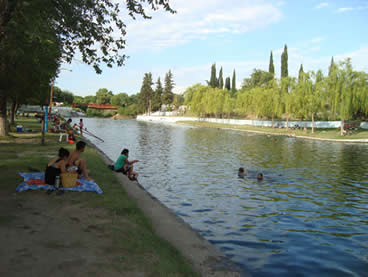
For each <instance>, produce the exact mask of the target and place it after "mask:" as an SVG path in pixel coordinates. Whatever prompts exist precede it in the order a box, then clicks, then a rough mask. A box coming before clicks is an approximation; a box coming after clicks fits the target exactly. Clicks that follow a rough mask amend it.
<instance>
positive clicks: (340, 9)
mask: <svg viewBox="0 0 368 277" xmlns="http://www.w3.org/2000/svg"><path fill="white" fill-rule="evenodd" d="M352 10H354V8H339V9H337V12H338V13H343V12H349V11H352Z"/></svg>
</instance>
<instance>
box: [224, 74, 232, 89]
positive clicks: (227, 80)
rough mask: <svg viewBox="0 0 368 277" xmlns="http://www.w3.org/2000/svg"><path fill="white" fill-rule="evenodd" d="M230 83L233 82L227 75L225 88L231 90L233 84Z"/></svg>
mask: <svg viewBox="0 0 368 277" xmlns="http://www.w3.org/2000/svg"><path fill="white" fill-rule="evenodd" d="M230 84H231V81H230V77H226V80H225V88H226V89H227V90H229V91H230V89H231V85H230Z"/></svg>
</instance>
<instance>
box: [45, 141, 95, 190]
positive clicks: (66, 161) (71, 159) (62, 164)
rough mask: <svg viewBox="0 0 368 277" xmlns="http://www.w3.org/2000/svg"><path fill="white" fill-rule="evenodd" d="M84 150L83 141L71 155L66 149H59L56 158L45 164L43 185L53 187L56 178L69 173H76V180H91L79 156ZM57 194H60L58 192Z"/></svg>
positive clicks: (79, 142)
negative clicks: (82, 178)
mask: <svg viewBox="0 0 368 277" xmlns="http://www.w3.org/2000/svg"><path fill="white" fill-rule="evenodd" d="M85 148H86V143H85V142H84V141H78V143H77V144H76V148H75V150H74V151H73V152H72V153H69V150H68V149H65V148H63V147H61V148H60V149H59V153H58V157H56V158H53V159H52V160H50V161H49V162H48V164H47V167H46V170H45V183H46V184H48V185H55V181H56V177H57V176H60V174H62V173H66V172H71V173H77V174H78V178H81V177H84V178H85V179H87V180H92V179H91V178H90V177H89V175H88V170H87V166H86V161H85V160H84V159H83V158H81V154H82V153H83V152H84V150H85ZM58 193H62V191H59V192H58Z"/></svg>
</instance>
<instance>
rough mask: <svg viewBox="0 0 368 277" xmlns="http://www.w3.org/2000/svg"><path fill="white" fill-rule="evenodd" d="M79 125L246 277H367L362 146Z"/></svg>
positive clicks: (152, 126)
mask: <svg viewBox="0 0 368 277" xmlns="http://www.w3.org/2000/svg"><path fill="white" fill-rule="evenodd" d="M84 121H85V126H86V127H87V128H88V130H90V131H92V132H93V133H95V134H96V135H98V136H99V137H102V138H103V139H104V140H105V142H103V143H101V142H99V141H98V140H95V139H93V138H91V140H92V141H93V142H94V143H95V144H96V145H97V146H98V147H99V148H100V149H101V150H103V151H104V152H105V153H106V154H107V155H108V156H109V157H110V158H111V159H113V160H115V159H116V158H117V157H118V156H119V154H120V152H121V150H122V149H123V148H128V149H129V150H130V157H129V158H130V159H138V160H140V162H139V163H137V164H135V169H136V170H137V171H138V172H139V173H140V177H139V182H140V183H141V184H142V185H143V186H144V187H145V188H146V189H147V190H148V191H149V192H150V193H152V194H153V195H154V196H156V197H157V198H158V199H159V200H160V201H161V202H162V203H164V204H165V205H166V206H167V207H169V208H170V209H172V210H173V211H175V212H176V214H177V215H178V216H180V217H181V218H183V219H184V220H185V221H186V222H188V223H189V224H190V225H191V226H192V227H193V228H194V229H195V230H197V231H198V232H199V233H200V234H201V235H202V236H203V237H205V238H206V239H207V240H209V241H210V242H211V243H213V244H214V245H215V246H216V247H218V248H219V249H220V250H221V251H222V252H223V253H225V254H226V255H227V256H228V257H230V258H231V259H232V260H233V261H234V262H235V263H237V264H238V265H239V266H240V267H242V268H244V269H246V270H248V271H249V272H251V273H252V275H254V276H368V155H367V154H368V145H367V144H344V143H334V142H322V141H310V140H302V139H295V138H288V137H273V136H267V135H259V134H252V133H247V132H239V131H228V130H226V131H225V130H218V129H207V128H194V127H188V126H181V125H164V124H160V123H147V122H137V121H135V120H110V119H90V118H86V119H85V120H84ZM239 167H244V168H246V169H248V170H249V175H248V176H247V177H246V178H244V179H241V178H238V177H237V171H238V168H239ZM257 172H263V174H264V176H265V179H264V180H263V181H257V180H256V178H255V175H256V173H257Z"/></svg>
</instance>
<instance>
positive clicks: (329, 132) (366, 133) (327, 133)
mask: <svg viewBox="0 0 368 277" xmlns="http://www.w3.org/2000/svg"><path fill="white" fill-rule="evenodd" d="M177 123H180V124H186V125H191V126H197V127H207V128H223V129H234V130H240V131H252V132H262V133H266V134H272V135H282V136H302V137H310V138H320V139H337V140H342V139H349V140H350V139H351V140H354V139H368V130H363V129H359V130H356V131H352V132H351V134H349V135H345V136H341V135H340V129H314V133H313V134H312V130H311V129H307V131H306V132H305V131H304V130H302V129H300V130H291V129H288V130H287V129H286V128H281V129H280V128H271V127H257V126H250V125H232V124H222V123H212V122H203V121H202V122H199V121H179V122H177Z"/></svg>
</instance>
